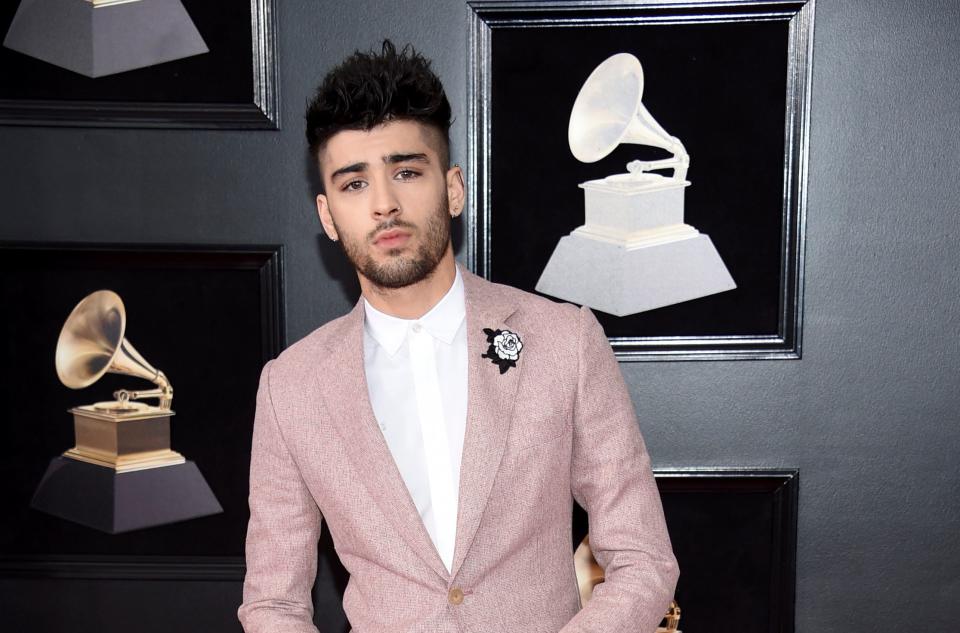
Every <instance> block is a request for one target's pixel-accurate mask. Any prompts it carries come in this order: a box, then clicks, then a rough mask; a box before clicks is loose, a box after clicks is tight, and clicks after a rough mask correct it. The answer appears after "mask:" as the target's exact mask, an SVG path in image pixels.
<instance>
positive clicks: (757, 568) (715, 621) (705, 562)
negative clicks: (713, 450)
mask: <svg viewBox="0 0 960 633" xmlns="http://www.w3.org/2000/svg"><path fill="white" fill-rule="evenodd" d="M654 476H655V477H656V481H657V488H658V489H659V491H660V499H661V502H662V503H663V511H664V516H665V518H666V522H667V529H668V531H669V533H670V540H671V544H672V545H673V552H674V555H675V556H676V558H677V562H678V564H679V566H680V580H679V582H678V583H677V590H676V593H675V598H676V600H677V603H678V604H679V605H680V610H681V619H680V630H683V631H687V630H689V631H703V630H710V631H714V632H715V633H793V631H794V628H795V621H794V616H795V609H796V565H797V509H798V502H799V490H800V473H799V471H798V470H796V469H775V468H710V467H702V468H688V469H654ZM588 528H589V522H588V516H587V514H586V512H584V510H583V509H582V508H580V507H579V506H575V508H574V516H573V545H574V548H575V547H576V546H577V545H578V544H579V543H580V541H581V540H582V539H583V537H584V536H585V535H586V534H587V533H588Z"/></svg>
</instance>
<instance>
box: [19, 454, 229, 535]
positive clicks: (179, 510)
mask: <svg viewBox="0 0 960 633" xmlns="http://www.w3.org/2000/svg"><path fill="white" fill-rule="evenodd" d="M30 507H32V508H34V509H36V510H40V511H41V512H46V513H48V514H52V515H54V516H57V517H60V518H62V519H66V520H68V521H73V522H74V523H80V524H81V525H86V526H87V527H92V528H94V529H97V530H101V531H103V532H109V533H110V534H119V533H121V532H129V531H131V530H138V529H142V528H146V527H152V526H155V525H163V524H166V523H175V522H177V521H186V520H187V519H194V518H197V517H202V516H208V515H211V514H219V513H220V512H223V508H222V507H221V506H220V503H219V502H218V501H217V498H216V497H215V496H214V494H213V491H211V490H210V486H208V485H207V482H206V481H205V480H204V478H203V475H201V474H200V470H199V469H198V468H197V466H196V464H194V463H193V462H192V461H185V462H183V463H181V464H175V465H172V466H164V467H162V468H150V469H146V470H136V471H131V472H122V473H121V472H117V471H115V470H114V469H112V468H107V467H105V466H97V465H94V464H91V463H88V462H83V461H78V460H76V459H70V458H67V457H54V458H53V459H52V460H51V461H50V465H49V466H48V467H47V472H46V473H45V474H44V475H43V479H42V480H41V481H40V485H39V486H38V487H37V491H36V492H35V493H34V495H33V500H32V501H31V502H30Z"/></svg>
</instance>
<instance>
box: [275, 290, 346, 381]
mask: <svg viewBox="0 0 960 633" xmlns="http://www.w3.org/2000/svg"><path fill="white" fill-rule="evenodd" d="M356 311H357V310H356V308H355V309H354V310H352V311H351V312H349V313H347V314H345V315H343V316H341V317H338V318H336V319H334V320H332V321H328V322H327V323H325V324H324V325H321V326H320V327H318V328H317V329H315V330H314V331H312V332H310V333H309V334H307V335H306V336H304V337H303V338H302V339H300V340H299V341H297V342H296V343H293V344H292V345H290V346H289V347H287V348H286V349H285V350H283V352H281V353H280V355H279V356H277V358H276V359H274V360H272V361H270V363H268V367H269V373H270V377H271V381H272V382H273V383H274V384H276V383H278V382H279V383H283V384H291V383H292V384H297V383H299V382H300V381H301V380H303V379H304V378H305V377H307V376H308V375H311V374H312V372H308V371H306V370H307V369H311V368H314V367H317V366H318V365H321V364H323V362H324V361H325V359H328V358H329V357H330V356H331V354H333V352H335V351H336V350H338V349H340V348H341V347H342V346H343V344H344V341H345V340H349V339H350V337H351V335H352V334H353V333H354V330H355V329H356V328H357V327H359V322H358V321H357V317H358V315H357V314H356Z"/></svg>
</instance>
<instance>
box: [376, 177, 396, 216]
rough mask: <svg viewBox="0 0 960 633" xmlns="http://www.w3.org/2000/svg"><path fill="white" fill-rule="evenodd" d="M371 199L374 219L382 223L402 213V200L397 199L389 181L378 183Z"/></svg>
mask: <svg viewBox="0 0 960 633" xmlns="http://www.w3.org/2000/svg"><path fill="white" fill-rule="evenodd" d="M374 189H375V190H374V191H373V192H372V193H373V195H372V196H371V199H370V204H371V211H372V212H373V217H374V218H375V219H376V220H378V221H380V220H385V219H387V218H389V217H390V216H392V215H397V214H399V213H400V200H399V199H398V198H397V196H396V194H395V192H394V191H393V187H391V186H390V183H389V181H387V182H383V183H378V186H376V187H375V188H374Z"/></svg>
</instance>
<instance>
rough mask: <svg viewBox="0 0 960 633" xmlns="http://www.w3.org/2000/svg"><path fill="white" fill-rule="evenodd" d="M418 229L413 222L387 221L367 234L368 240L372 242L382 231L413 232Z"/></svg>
mask: <svg viewBox="0 0 960 633" xmlns="http://www.w3.org/2000/svg"><path fill="white" fill-rule="evenodd" d="M416 228H417V225H416V224H413V223H412V222H407V221H405V220H401V219H393V220H387V221H386V222H381V223H380V224H378V225H377V226H376V227H374V229H373V230H372V231H370V232H369V233H367V239H368V240H369V241H371V242H372V241H373V238H374V236H376V235H377V233H380V232H381V231H389V230H391V229H410V231H411V232H412V231H415V230H416Z"/></svg>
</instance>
